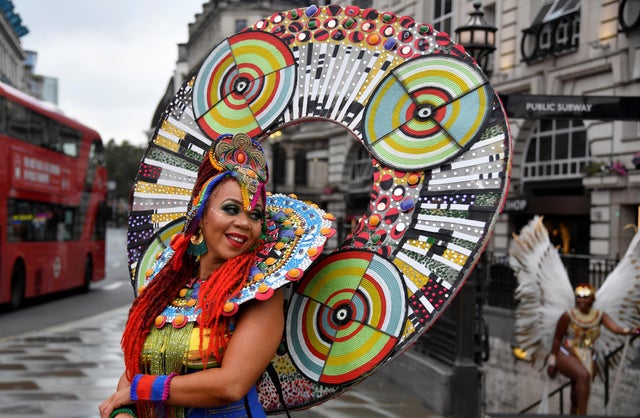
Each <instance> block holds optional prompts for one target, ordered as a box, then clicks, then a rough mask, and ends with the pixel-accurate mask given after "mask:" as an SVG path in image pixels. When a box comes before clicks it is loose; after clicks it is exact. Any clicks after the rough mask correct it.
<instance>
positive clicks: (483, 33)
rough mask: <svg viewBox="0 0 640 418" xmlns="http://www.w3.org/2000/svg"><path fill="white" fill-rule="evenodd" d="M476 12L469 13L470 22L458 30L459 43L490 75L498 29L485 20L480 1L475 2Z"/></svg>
mask: <svg viewBox="0 0 640 418" xmlns="http://www.w3.org/2000/svg"><path fill="white" fill-rule="evenodd" d="M473 7H474V8H475V11H473V12H471V13H469V16H471V17H470V18H469V21H468V22H467V24H466V25H465V26H460V27H459V28H457V29H456V37H457V41H456V42H457V43H458V44H460V45H462V46H463V47H464V49H466V51H467V52H468V53H469V55H471V56H472V57H473V58H475V60H476V62H477V63H478V65H479V66H480V68H482V71H484V72H485V74H487V75H490V74H491V70H490V68H489V57H490V56H491V54H492V53H493V51H495V50H496V31H497V30H498V28H496V27H495V26H491V25H489V24H488V23H487V22H486V21H485V20H484V17H483V16H484V12H483V11H482V10H480V7H481V4H480V1H478V0H477V1H474V2H473Z"/></svg>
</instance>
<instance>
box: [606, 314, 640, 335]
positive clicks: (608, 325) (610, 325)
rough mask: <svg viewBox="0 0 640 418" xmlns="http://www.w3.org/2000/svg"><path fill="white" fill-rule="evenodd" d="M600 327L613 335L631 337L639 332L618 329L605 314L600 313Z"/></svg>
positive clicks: (629, 329) (631, 329)
mask: <svg viewBox="0 0 640 418" xmlns="http://www.w3.org/2000/svg"><path fill="white" fill-rule="evenodd" d="M602 325H604V326H605V328H607V329H608V330H609V331H611V332H613V333H614V334H621V335H633V334H638V331H639V330H638V329H633V328H622V327H620V326H619V325H618V324H616V323H615V321H614V320H613V319H611V317H610V316H609V315H607V313H606V312H603V313H602Z"/></svg>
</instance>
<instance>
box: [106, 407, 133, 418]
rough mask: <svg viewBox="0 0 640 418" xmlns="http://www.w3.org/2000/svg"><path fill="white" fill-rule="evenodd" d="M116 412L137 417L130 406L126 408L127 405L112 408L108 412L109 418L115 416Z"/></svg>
mask: <svg viewBox="0 0 640 418" xmlns="http://www.w3.org/2000/svg"><path fill="white" fill-rule="evenodd" d="M118 414H129V415H131V416H132V417H133V418H137V417H138V416H137V415H136V413H135V412H133V409H131V408H127V407H120V408H116V409H114V410H113V411H112V412H111V413H110V414H109V418H114V417H115V416H117V415H118Z"/></svg>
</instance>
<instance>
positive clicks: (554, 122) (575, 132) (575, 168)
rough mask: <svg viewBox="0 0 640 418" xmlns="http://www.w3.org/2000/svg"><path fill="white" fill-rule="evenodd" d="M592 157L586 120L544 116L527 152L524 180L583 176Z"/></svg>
mask: <svg viewBox="0 0 640 418" xmlns="http://www.w3.org/2000/svg"><path fill="white" fill-rule="evenodd" d="M588 159H589V152H588V144H587V132H586V129H585V127H584V125H583V124H582V121H580V120H563V119H542V120H539V121H537V122H536V128H535V130H534V132H533V135H532V136H531V138H530V140H529V144H528V146H527V149H526V152H525V154H524V164H523V167H522V173H523V175H522V181H523V182H526V181H546V180H559V179H563V180H564V179H570V178H581V177H582V176H583V173H584V168H585V167H586V165H587V163H588Z"/></svg>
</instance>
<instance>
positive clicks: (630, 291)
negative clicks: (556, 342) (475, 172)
mask: <svg viewBox="0 0 640 418" xmlns="http://www.w3.org/2000/svg"><path fill="white" fill-rule="evenodd" d="M513 238H514V239H513V241H512V242H511V245H510V247H509V262H510V264H511V267H512V268H513V270H514V271H515V275H516V277H517V279H518V287H517V288H516V292H515V298H516V299H517V300H518V302H519V304H518V307H517V309H516V325H515V340H516V343H517V345H518V347H519V348H521V349H522V350H524V351H526V353H527V354H528V355H529V357H530V359H531V363H532V365H533V366H534V367H536V368H537V369H542V368H543V367H544V365H545V360H546V358H547V355H548V354H549V353H550V351H551V345H552V343H553V335H554V332H555V330H556V324H557V322H558V319H559V318H560V316H561V315H562V314H563V313H564V312H566V311H571V310H572V308H574V307H575V299H574V293H573V289H572V288H571V282H570V280H569V276H568V275H567V271H566V270H565V267H564V265H563V264H562V260H561V259H560V255H559V254H558V251H557V249H556V248H555V247H554V246H553V245H552V244H551V241H550V240H549V234H548V232H547V229H546V228H545V227H544V225H543V223H542V217H540V216H536V217H534V218H533V219H532V220H531V221H530V222H529V224H528V225H526V226H525V227H524V228H522V230H521V231H520V235H514V237H513ZM639 261H640V232H638V233H636V234H635V236H634V237H633V240H632V241H631V244H630V245H629V248H628V249H627V252H626V254H625V255H624V257H623V258H622V260H620V262H619V263H618V265H617V266H616V267H615V269H614V270H613V271H612V272H611V273H610V274H609V275H608V276H607V279H606V280H605V282H604V284H603V285H602V286H601V287H600V289H598V290H597V292H596V298H595V302H594V304H593V307H592V311H596V312H597V311H600V312H606V313H607V315H609V316H610V317H611V319H613V320H614V321H615V322H616V323H617V324H620V325H621V326H624V327H630V328H637V327H638V326H640V311H639V310H638V305H639V304H640V262H639ZM570 316H571V315H570ZM597 316H598V315H596V317H597ZM599 317H600V318H601V315H599ZM572 322H573V321H572ZM593 322H594V323H595V322H597V323H598V324H599V323H600V321H599V320H598V319H597V318H595V319H594V321H593ZM569 328H571V326H570V327H569ZM599 328H600V334H599V336H597V335H595V337H596V338H595V341H594V342H593V346H592V349H593V351H594V352H595V353H596V359H597V364H598V371H602V370H604V369H603V367H602V366H603V362H604V358H605V356H606V354H608V353H610V352H611V351H613V350H614V349H615V348H617V347H619V346H620V345H622V344H623V343H624V338H625V337H624V336H622V335H616V334H614V333H612V332H610V331H609V330H607V329H606V328H605V327H599ZM638 354H639V353H638V347H637V345H636V347H635V349H634V355H638ZM619 361H620V356H619V355H617V356H614V357H613V358H612V359H611V364H612V365H615V364H617V363H618V362H619ZM587 369H589V368H587Z"/></svg>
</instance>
